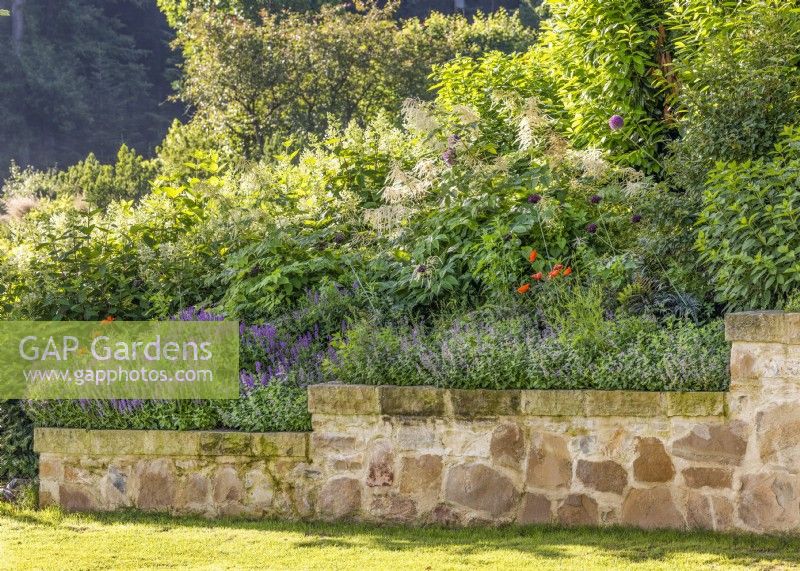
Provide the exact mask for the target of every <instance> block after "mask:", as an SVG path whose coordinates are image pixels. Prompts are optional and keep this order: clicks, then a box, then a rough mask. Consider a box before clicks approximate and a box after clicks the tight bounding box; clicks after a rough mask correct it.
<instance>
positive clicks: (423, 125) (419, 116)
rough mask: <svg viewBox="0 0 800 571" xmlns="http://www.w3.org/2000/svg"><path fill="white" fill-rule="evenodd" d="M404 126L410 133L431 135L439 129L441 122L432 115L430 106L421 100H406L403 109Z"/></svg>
mask: <svg viewBox="0 0 800 571" xmlns="http://www.w3.org/2000/svg"><path fill="white" fill-rule="evenodd" d="M401 112H402V114H403V126H404V127H405V128H406V129H408V130H409V131H417V132H418V133H431V132H432V131H434V130H436V129H437V128H438V127H439V122H438V121H437V120H436V117H434V116H433V113H431V110H430V106H429V105H428V104H427V103H425V102H424V101H420V100H419V99H406V100H405V101H403V107H402V109H401Z"/></svg>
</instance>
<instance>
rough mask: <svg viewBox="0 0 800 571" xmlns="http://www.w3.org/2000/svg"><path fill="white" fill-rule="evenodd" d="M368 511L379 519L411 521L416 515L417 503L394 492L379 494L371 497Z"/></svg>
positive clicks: (395, 521)
mask: <svg viewBox="0 0 800 571" xmlns="http://www.w3.org/2000/svg"><path fill="white" fill-rule="evenodd" d="M369 511H370V515H372V516H373V517H376V518H378V519H380V520H381V521H390V522H394V523H411V522H413V521H414V518H415V517H417V504H416V502H414V500H412V499H411V498H404V497H402V496H398V495H396V494H387V495H379V496H374V497H373V498H372V503H371V504H370V508H369Z"/></svg>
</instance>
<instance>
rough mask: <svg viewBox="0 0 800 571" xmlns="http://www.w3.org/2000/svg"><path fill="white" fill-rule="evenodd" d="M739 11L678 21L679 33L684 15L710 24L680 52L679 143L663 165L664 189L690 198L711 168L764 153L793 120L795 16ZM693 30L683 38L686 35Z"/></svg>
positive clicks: (755, 6) (780, 8) (783, 9)
mask: <svg viewBox="0 0 800 571" xmlns="http://www.w3.org/2000/svg"><path fill="white" fill-rule="evenodd" d="M743 4H744V6H742V7H740V8H738V9H735V10H732V9H730V8H727V9H724V8H722V7H716V8H715V9H713V10H709V11H708V12H706V13H704V14H702V15H701V14H697V13H695V12H691V13H689V14H682V16H684V19H682V22H683V24H682V27H683V28H689V24H688V22H690V21H691V20H688V19H686V17H688V16H691V17H695V18H700V19H701V20H702V19H705V20H710V21H707V22H706V25H707V26H712V25H713V28H712V29H709V30H708V35H707V37H705V38H704V40H703V41H702V43H701V45H700V46H696V45H695V46H693V49H691V50H690V49H684V50H682V52H681V53H680V55H681V56H683V57H680V58H679V59H678V60H677V61H676V69H677V73H678V74H679V76H680V79H681V90H680V95H679V98H678V103H679V105H680V107H679V110H680V122H679V129H680V131H681V137H680V138H679V139H677V140H676V141H675V142H674V143H673V144H672V145H671V147H672V149H671V150H672V156H671V157H670V158H669V161H668V163H667V166H668V170H669V171H670V175H671V177H670V178H671V184H673V185H675V186H677V187H679V188H683V189H686V190H689V191H693V192H695V193H697V195H699V191H700V189H701V188H702V186H703V183H704V182H705V178H706V175H707V174H708V171H709V170H711V169H712V168H713V166H714V164H715V163H716V162H717V161H742V160H746V159H754V158H758V157H760V156H764V155H766V154H768V153H769V152H770V150H771V149H772V146H773V145H774V144H775V143H776V142H777V140H778V137H779V136H780V133H781V131H782V129H783V127H784V126H786V125H790V124H793V123H796V122H797V118H798V114H799V113H800V102H798V98H797V94H798V91H800V74H798V73H797V64H798V61H800V56H799V55H798V54H797V49H796V46H797V44H798V42H800V13H798V12H797V10H796V7H794V6H792V5H791V3H786V2H748V3H743ZM696 26H697V24H695V25H694V26H693V27H692V28H689V29H686V30H685V32H684V33H685V34H686V35H689V36H691V35H692V34H691V31H693V28H694V27H696ZM695 43H696V40H695ZM690 45H691V42H690Z"/></svg>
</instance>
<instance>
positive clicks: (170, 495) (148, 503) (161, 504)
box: [136, 458, 175, 511]
mask: <svg viewBox="0 0 800 571" xmlns="http://www.w3.org/2000/svg"><path fill="white" fill-rule="evenodd" d="M136 473H137V478H138V481H139V490H138V495H137V497H136V507H138V508H139V509H142V510H157V511H169V510H170V509H171V508H172V507H173V502H174V500H175V474H174V470H173V466H172V463H171V462H170V461H169V460H167V459H164V458H161V459H157V460H143V461H140V462H139V463H138V464H137V466H136Z"/></svg>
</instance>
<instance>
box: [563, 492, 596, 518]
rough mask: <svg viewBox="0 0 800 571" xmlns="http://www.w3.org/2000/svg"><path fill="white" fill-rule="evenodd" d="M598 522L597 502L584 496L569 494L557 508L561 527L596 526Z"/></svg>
mask: <svg viewBox="0 0 800 571" xmlns="http://www.w3.org/2000/svg"><path fill="white" fill-rule="evenodd" d="M599 521H600V518H599V511H598V509H597V502H596V501H595V500H594V499H592V498H591V497H589V496H587V495H586V494H570V495H569V496H567V497H566V498H565V499H564V502H563V503H562V504H561V506H560V507H559V508H558V522H559V523H561V524H562V525H597V524H598V523H599Z"/></svg>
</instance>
